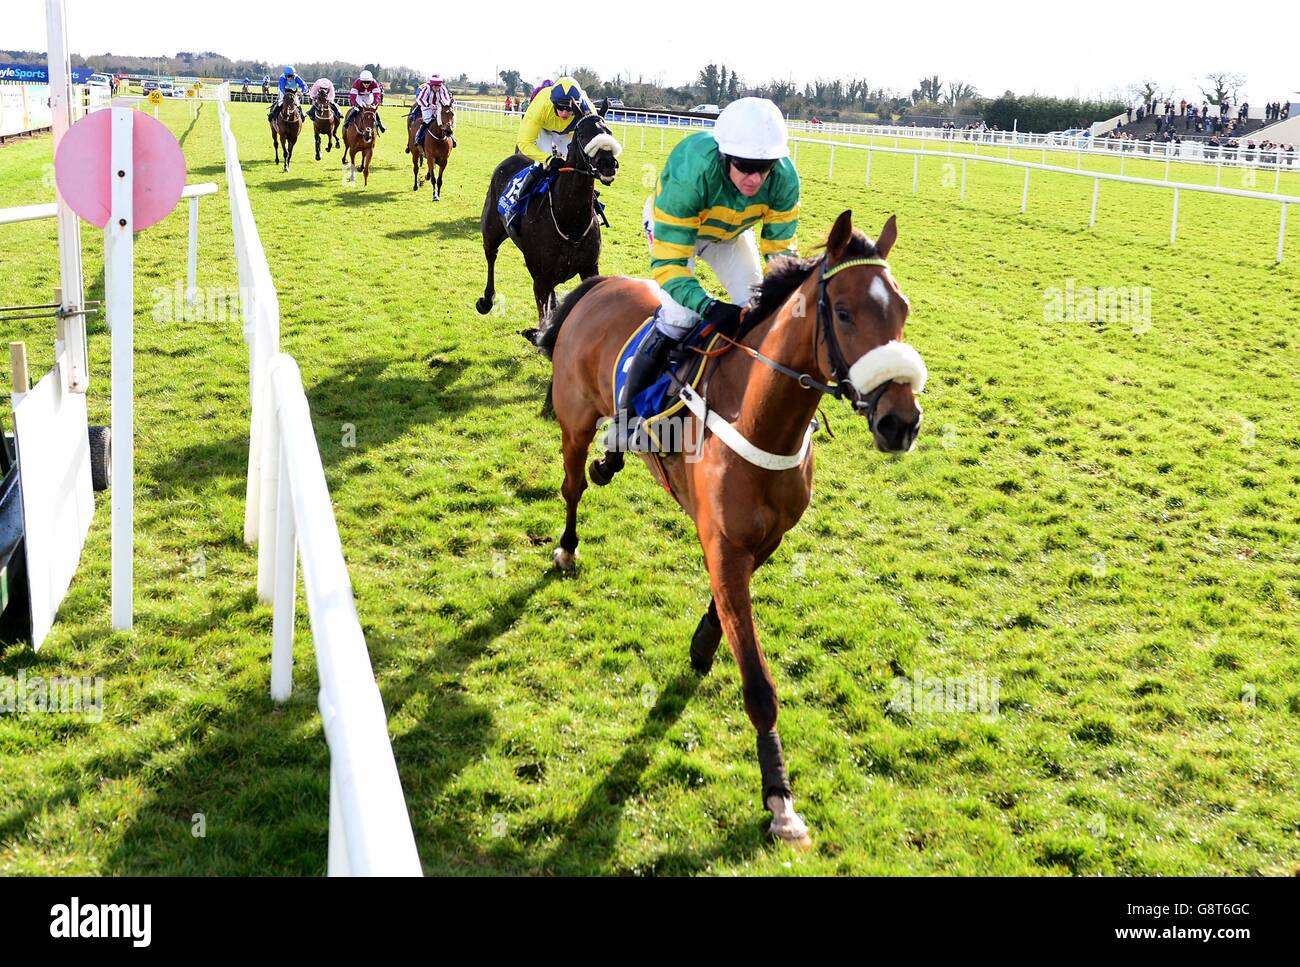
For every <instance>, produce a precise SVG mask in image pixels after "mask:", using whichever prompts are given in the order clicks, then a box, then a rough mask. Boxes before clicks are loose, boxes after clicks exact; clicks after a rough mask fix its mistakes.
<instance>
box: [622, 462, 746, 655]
mask: <svg viewBox="0 0 1300 967" xmlns="http://www.w3.org/2000/svg"><path fill="white" fill-rule="evenodd" d="M619 456H622V454H619ZM606 459H608V458H606ZM721 643H722V622H721V621H720V620H719V619H718V605H717V602H715V601H714V600H713V599H712V598H710V599H709V610H708V611H706V612H704V615H703V617H701V618H700V623H699V624H698V625H696V626H695V634H693V635H692V636H691V668H693V669H695V674H697V675H707V674H708V673H709V669H711V668H712V667H713V657H714V655H716V654H717V653H718V645H720V644H721Z"/></svg>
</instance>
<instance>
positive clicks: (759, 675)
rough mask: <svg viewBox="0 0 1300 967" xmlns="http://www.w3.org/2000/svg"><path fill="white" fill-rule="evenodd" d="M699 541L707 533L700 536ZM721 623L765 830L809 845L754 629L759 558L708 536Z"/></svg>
mask: <svg viewBox="0 0 1300 967" xmlns="http://www.w3.org/2000/svg"><path fill="white" fill-rule="evenodd" d="M701 537H702V538H704V537H705V535H704V534H703V533H702V534H701ZM704 556H705V560H706V561H707V562H708V566H709V579H710V582H711V584H712V586H713V601H714V603H715V604H716V608H717V614H718V619H719V623H720V624H721V626H722V630H723V633H724V634H725V635H726V636H727V643H728V644H729V645H730V646H731V653H732V655H734V656H735V659H736V665H737V666H738V667H739V668H740V680H741V688H742V693H743V694H744V697H745V712H746V714H747V715H748V716H749V721H750V722H751V723H752V724H753V726H754V731H755V732H756V733H757V734H758V767H759V771H760V773H761V776H762V789H763V805H764V806H765V807H767V809H768V810H769V811H770V812H771V813H772V825H771V826H770V827H769V830H768V831H769V832H770V833H771V834H772V835H773V836H775V837H777V838H778V839H781V840H784V841H785V842H788V843H792V844H795V845H799V846H803V845H806V844H807V843H808V826H807V824H806V823H804V821H803V819H802V818H800V816H799V814H798V813H796V812H795V811H794V797H793V796H792V795H791V792H790V780H789V779H788V778H787V776H786V771H785V755H784V753H783V752H782V750H781V739H780V737H779V736H778V735H777V731H776V719H777V710H778V709H777V699H776V683H775V682H773V680H772V673H771V672H770V671H769V670H768V667H767V660H766V659H765V658H764V657H763V649H762V648H761V647H760V646H759V643H758V632H757V631H756V629H755V628H754V612H753V604H752V601H751V599H750V594H749V582H750V578H751V577H752V576H753V573H754V569H755V568H756V567H757V566H758V564H759V563H760V559H759V558H758V557H756V555H755V554H754V553H753V552H751V551H748V550H745V549H743V548H740V547H736V546H734V545H732V544H729V543H727V542H726V540H725V539H724V538H722V537H721V535H709V537H708V539H707V540H706V541H705V543H704Z"/></svg>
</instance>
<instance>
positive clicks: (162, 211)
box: [54, 110, 185, 232]
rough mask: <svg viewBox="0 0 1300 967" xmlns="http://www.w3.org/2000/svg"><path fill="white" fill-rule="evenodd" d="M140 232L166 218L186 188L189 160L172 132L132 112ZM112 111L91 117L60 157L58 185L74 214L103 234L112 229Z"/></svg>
mask: <svg viewBox="0 0 1300 967" xmlns="http://www.w3.org/2000/svg"><path fill="white" fill-rule="evenodd" d="M131 117H132V121H133V122H134V123H133V124H132V126H131V150H132V172H133V183H132V185H133V190H132V193H131V194H132V199H133V203H134V208H135V211H134V213H133V219H134V222H135V225H134V226H133V227H134V230H135V231H137V232H140V231H144V229H146V228H148V227H149V226H151V225H156V224H157V223H158V222H160V221H162V220H163V219H164V218H166V217H167V216H168V215H169V214H171V211H172V209H173V208H175V207H176V203H177V202H178V201H180V199H181V191H182V189H184V187H185V155H184V154H182V153H181V146H180V145H179V144H177V143H176V138H175V137H173V136H172V133H171V131H169V130H168V129H167V126H166V125H165V124H163V123H162V122H160V121H155V120H154V119H153V118H151V117H149V116H148V115H146V114H144V113H143V112H141V111H132V112H131ZM112 121H113V112H112V111H111V110H103V111H96V112H95V113H94V114H87V115H86V116H85V117H84V118H82V119H81V120H80V121H78V122H77V123H76V124H74V125H72V127H70V128H68V131H67V133H66V134H65V135H64V136H63V140H62V141H60V142H59V150H58V151H57V152H55V155H54V181H55V183H56V184H57V185H58V186H59V194H61V195H62V196H63V200H64V201H66V202H67V203H68V205H69V206H70V207H71V208H72V210H73V211H74V212H76V213H77V214H78V215H80V216H81V217H82V218H83V219H85V220H86V221H88V222H90V224H92V225H94V226H96V227H97V228H103V227H104V226H105V225H107V224H108V218H109V214H110V211H111V204H110V202H111V198H110V186H111V182H112V177H113V176H114V175H116V172H111V171H110V170H109V165H110V162H111V161H112V131H111V128H112Z"/></svg>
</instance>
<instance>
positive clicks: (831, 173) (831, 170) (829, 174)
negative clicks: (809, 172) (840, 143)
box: [826, 145, 835, 181]
mask: <svg viewBox="0 0 1300 967" xmlns="http://www.w3.org/2000/svg"><path fill="white" fill-rule="evenodd" d="M826 180H827V181H834V180H835V145H831V163H830V167H828V168H827V169H826Z"/></svg>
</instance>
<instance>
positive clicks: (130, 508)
mask: <svg viewBox="0 0 1300 967" xmlns="http://www.w3.org/2000/svg"><path fill="white" fill-rule="evenodd" d="M111 111H112V119H111V120H112V124H111V128H110V137H111V147H110V152H109V159H110V161H109V196H110V204H109V218H108V225H106V226H105V228H104V293H105V297H106V301H107V303H108V323H109V325H110V326H111V327H112V333H113V346H112V360H113V391H112V405H111V409H112V417H113V491H112V493H113V496H112V506H113V525H112V526H113V542H112V564H113V576H112V588H113V608H112V611H113V629H114V630H115V631H130V630H131V627H132V626H133V625H134V623H135V620H134V619H135V616H134V604H135V602H134V600H133V588H134V584H135V561H134V558H133V555H134V547H133V544H132V538H133V535H134V532H135V479H134V467H135V399H134V395H133V394H134V392H135V369H134V367H135V319H134V317H135V278H134V276H135V272H134V262H135V212H134V210H133V209H134V204H133V200H132V193H133V192H134V190H135V187H134V180H135V179H134V174H133V171H132V167H133V162H132V145H131V128H132V124H133V122H134V120H135V115H133V114H132V113H131V110H130V109H129V108H120V107H115V108H111Z"/></svg>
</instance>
